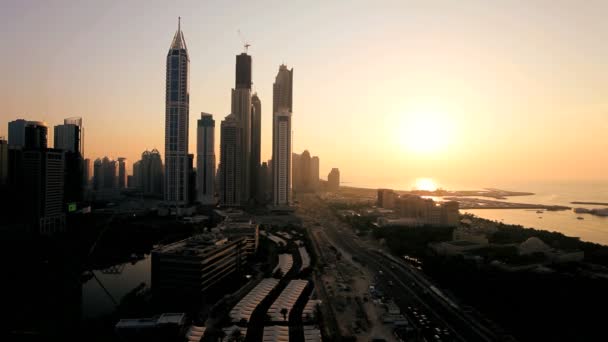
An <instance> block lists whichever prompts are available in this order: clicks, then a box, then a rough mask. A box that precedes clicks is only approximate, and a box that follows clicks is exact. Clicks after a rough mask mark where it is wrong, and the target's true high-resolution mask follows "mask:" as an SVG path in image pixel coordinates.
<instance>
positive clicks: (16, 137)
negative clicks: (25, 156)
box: [8, 119, 27, 147]
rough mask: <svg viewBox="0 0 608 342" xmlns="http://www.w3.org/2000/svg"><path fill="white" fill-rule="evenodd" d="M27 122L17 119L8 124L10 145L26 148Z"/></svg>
mask: <svg viewBox="0 0 608 342" xmlns="http://www.w3.org/2000/svg"><path fill="white" fill-rule="evenodd" d="M26 123H27V120H24V119H17V120H14V121H10V122H9V123H8V144H9V145H10V146H14V147H25V124H26Z"/></svg>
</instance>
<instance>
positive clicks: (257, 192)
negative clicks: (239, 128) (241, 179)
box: [250, 93, 262, 201]
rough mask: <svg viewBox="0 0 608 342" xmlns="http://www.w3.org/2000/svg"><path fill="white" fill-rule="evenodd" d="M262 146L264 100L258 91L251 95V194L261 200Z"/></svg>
mask: <svg viewBox="0 0 608 342" xmlns="http://www.w3.org/2000/svg"><path fill="white" fill-rule="evenodd" d="M261 148H262V102H261V101H260V98H259V97H258V94H257V93H254V94H253V95H252V96H251V167H250V171H251V176H250V181H251V196H252V197H255V198H256V200H258V201H259V200H261V197H260V196H261V193H262V190H261V189H260V184H259V180H260V162H261Z"/></svg>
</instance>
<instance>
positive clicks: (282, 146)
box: [272, 65, 293, 206]
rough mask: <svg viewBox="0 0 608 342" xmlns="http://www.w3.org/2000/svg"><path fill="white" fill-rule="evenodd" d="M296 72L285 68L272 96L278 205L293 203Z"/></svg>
mask: <svg viewBox="0 0 608 342" xmlns="http://www.w3.org/2000/svg"><path fill="white" fill-rule="evenodd" d="M292 93H293V69H291V70H288V69H287V67H286V66H285V65H281V66H280V67H279V73H278V74H277V77H276V79H275V82H274V84H273V93H272V100H273V102H272V107H273V108H272V111H273V113H272V116H273V118H272V184H273V203H274V205H277V206H281V205H289V203H290V202H291V115H292V112H293V103H292Z"/></svg>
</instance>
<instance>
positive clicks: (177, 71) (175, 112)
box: [164, 21, 190, 205]
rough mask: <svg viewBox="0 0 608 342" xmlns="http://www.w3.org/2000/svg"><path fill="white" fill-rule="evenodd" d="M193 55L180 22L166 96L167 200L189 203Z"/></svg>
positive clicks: (169, 56) (169, 58) (169, 59)
mask: <svg viewBox="0 0 608 342" xmlns="http://www.w3.org/2000/svg"><path fill="white" fill-rule="evenodd" d="M189 69H190V58H189V57H188V49H187V47H186V41H185V40H184V35H183V33H182V31H181V25H180V21H178V26H177V32H175V36H174V37H173V42H172V43H171V47H170V48H169V53H168V54H167V78H166V95H165V105H166V109H165V196H164V199H165V201H166V202H167V203H168V204H170V205H173V204H175V205H179V204H181V205H185V204H187V203H188V201H189V198H188V177H189V174H188V173H189V171H188V112H189V104H190V94H189V79H188V73H189Z"/></svg>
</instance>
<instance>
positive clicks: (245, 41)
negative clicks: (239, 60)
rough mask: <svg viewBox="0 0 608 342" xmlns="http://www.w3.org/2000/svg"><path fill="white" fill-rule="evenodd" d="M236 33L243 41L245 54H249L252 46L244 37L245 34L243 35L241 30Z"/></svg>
mask: <svg viewBox="0 0 608 342" xmlns="http://www.w3.org/2000/svg"><path fill="white" fill-rule="evenodd" d="M236 33H237V34H238V35H239V38H240V39H241V43H243V47H244V48H245V53H247V52H248V51H249V47H250V46H251V44H249V42H248V41H247V40H246V39H245V38H244V37H243V34H242V33H241V30H240V29H238V30H236Z"/></svg>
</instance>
